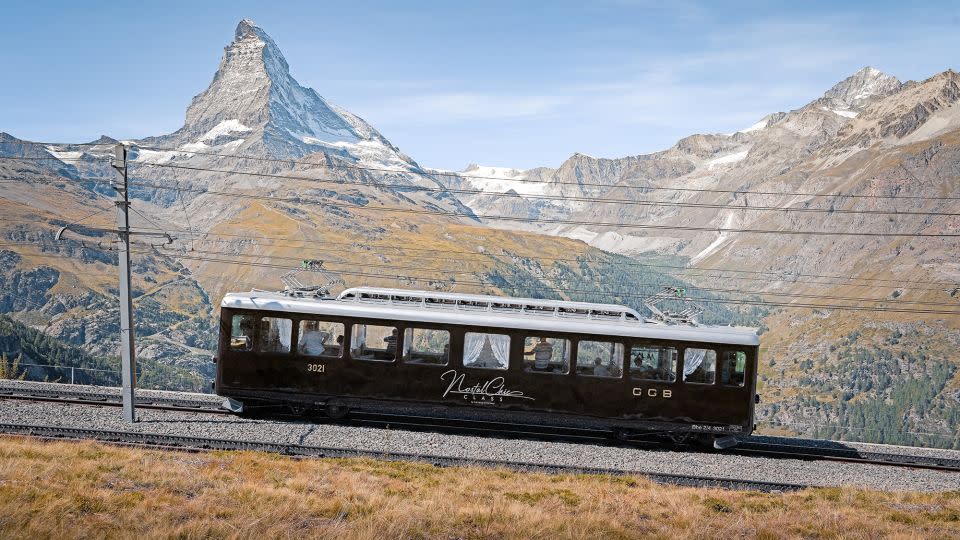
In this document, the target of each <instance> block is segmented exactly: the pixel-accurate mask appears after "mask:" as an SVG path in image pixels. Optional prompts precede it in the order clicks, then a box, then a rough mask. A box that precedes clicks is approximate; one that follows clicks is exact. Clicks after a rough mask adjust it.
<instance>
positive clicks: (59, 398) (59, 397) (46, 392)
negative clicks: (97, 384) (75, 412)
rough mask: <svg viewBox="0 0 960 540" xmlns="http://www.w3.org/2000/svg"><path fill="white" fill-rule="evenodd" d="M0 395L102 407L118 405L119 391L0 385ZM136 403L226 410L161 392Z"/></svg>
mask: <svg viewBox="0 0 960 540" xmlns="http://www.w3.org/2000/svg"><path fill="white" fill-rule="evenodd" d="M0 399H13V400H21V401H43V402H48V403H62V404H67V405H94V406H102V407H120V406H122V403H121V401H120V396H119V395H116V396H114V395H107V394H91V393H89V392H71V391H62V390H52V389H43V388H30V389H15V390H14V389H10V388H3V389H0ZM136 402H137V403H136V406H137V407H138V408H142V409H153V410H163V411H185V412H197V413H207V414H229V412H228V411H226V410H224V409H221V408H220V407H218V406H216V405H213V404H211V403H209V402H206V401H203V400H194V399H177V398H167V397H161V396H150V397H138V398H137V400H136Z"/></svg>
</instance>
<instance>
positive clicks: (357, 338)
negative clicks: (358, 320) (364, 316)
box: [350, 324, 367, 351]
mask: <svg viewBox="0 0 960 540" xmlns="http://www.w3.org/2000/svg"><path fill="white" fill-rule="evenodd" d="M366 341H367V325H365V324H355V325H353V333H352V334H351V335H350V350H353V351H359V350H360V348H361V347H363V344H364V343H366Z"/></svg>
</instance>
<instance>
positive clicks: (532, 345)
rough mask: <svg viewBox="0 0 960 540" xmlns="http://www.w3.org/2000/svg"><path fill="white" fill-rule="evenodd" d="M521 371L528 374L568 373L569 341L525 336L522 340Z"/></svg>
mask: <svg viewBox="0 0 960 540" xmlns="http://www.w3.org/2000/svg"><path fill="white" fill-rule="evenodd" d="M523 370H524V371H528V372H530V373H553V374H555V375H563V374H566V373H569V372H570V340H569V339H560V338H552V337H546V336H527V337H526V338H524V340H523Z"/></svg>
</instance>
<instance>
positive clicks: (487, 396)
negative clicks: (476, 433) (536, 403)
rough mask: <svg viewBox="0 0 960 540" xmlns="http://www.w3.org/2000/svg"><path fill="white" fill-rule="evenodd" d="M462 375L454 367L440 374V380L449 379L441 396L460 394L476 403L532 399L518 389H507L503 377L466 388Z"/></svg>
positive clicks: (463, 375)
mask: <svg viewBox="0 0 960 540" xmlns="http://www.w3.org/2000/svg"><path fill="white" fill-rule="evenodd" d="M464 377H466V374H464V373H457V370H455V369H451V370H450V371H447V372H445V373H444V374H443V375H440V380H441V381H450V383H449V384H448V385H447V389H446V390H444V392H443V397H444V398H446V397H447V396H448V395H451V394H453V395H458V396H462V397H463V399H464V401H471V402H477V403H503V399H504V398H514V399H529V400H530V401H533V398H532V397H530V396H525V395H523V392H521V391H519V390H509V389H507V387H506V386H504V382H505V381H504V379H503V377H494V378H492V379H490V380H487V381H482V382H478V383H477V384H475V385H473V386H468V387H466V388H464V386H463V379H464Z"/></svg>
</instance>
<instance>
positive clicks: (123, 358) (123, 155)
mask: <svg viewBox="0 0 960 540" xmlns="http://www.w3.org/2000/svg"><path fill="white" fill-rule="evenodd" d="M114 155H115V160H114V163H113V168H114V169H117V171H118V172H119V173H120V174H121V175H123V183H122V184H114V185H113V189H115V190H116V192H117V198H116V205H117V236H119V237H120V245H119V248H118V251H117V255H118V256H119V257H118V258H119V263H120V264H119V268H120V378H121V381H122V385H123V389H122V390H121V394H122V396H123V419H124V420H126V421H127V422H136V421H137V414H136V410H135V409H134V396H133V389H134V388H135V387H136V386H137V370H136V362H137V350H136V347H135V344H134V337H135V336H134V329H133V299H132V298H131V296H130V195H129V192H128V188H129V183H128V181H127V147H126V146H124V145H122V144H118V145H117V146H116V148H115V149H114Z"/></svg>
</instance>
